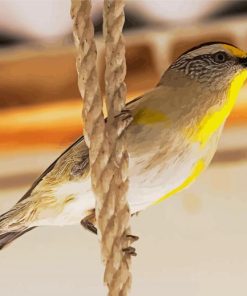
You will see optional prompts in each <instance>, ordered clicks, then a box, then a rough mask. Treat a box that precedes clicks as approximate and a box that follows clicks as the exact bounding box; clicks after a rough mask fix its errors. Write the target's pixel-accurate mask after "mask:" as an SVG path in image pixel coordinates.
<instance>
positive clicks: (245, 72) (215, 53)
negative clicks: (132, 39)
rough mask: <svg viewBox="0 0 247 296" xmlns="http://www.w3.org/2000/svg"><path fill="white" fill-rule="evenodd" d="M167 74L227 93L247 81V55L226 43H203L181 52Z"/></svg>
mask: <svg viewBox="0 0 247 296" xmlns="http://www.w3.org/2000/svg"><path fill="white" fill-rule="evenodd" d="M169 70H170V71H172V72H173V73H174V72H176V73H177V75H178V76H181V75H179V73H180V74H182V76H185V77H186V78H189V80H193V81H196V82H199V84H200V85H201V86H202V87H204V86H205V87H206V88H210V89H211V90H212V91H214V90H221V89H226V88H228V87H229V85H230V84H231V83H232V81H234V80H236V79H237V80H239V81H240V80H241V81H242V83H243V82H244V81H245V79H246V78H247V52H245V51H243V50H241V49H239V48H237V47H235V46H234V45H231V44H227V43H220V42H211V43H204V44H201V45H199V46H197V47H194V48H192V49H190V50H188V51H186V52H184V53H183V54H182V55H181V56H180V57H178V58H177V60H176V61H175V62H174V63H173V64H172V65H171V66H170V68H169ZM169 70H168V72H169ZM176 73H174V74H175V75H176Z"/></svg>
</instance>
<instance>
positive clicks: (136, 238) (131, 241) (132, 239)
mask: <svg viewBox="0 0 247 296" xmlns="http://www.w3.org/2000/svg"><path fill="white" fill-rule="evenodd" d="M126 238H127V239H128V240H129V242H130V243H131V244H132V243H134V242H136V241H138V239H139V237H138V236H136V235H132V234H127V235H126Z"/></svg>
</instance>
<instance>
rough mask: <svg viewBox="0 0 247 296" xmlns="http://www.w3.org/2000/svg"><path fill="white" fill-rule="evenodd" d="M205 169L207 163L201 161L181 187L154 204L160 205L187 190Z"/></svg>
mask: <svg viewBox="0 0 247 296" xmlns="http://www.w3.org/2000/svg"><path fill="white" fill-rule="evenodd" d="M204 168H205V163H204V161H203V160H202V159H200V160H199V161H198V162H197V163H196V164H195V166H194V168H193V169H192V172H191V174H190V175H189V177H188V178H187V179H186V180H185V181H184V182H183V183H182V184H181V185H179V186H178V187H177V188H175V189H173V190H172V191H170V192H168V193H167V194H166V195H164V196H162V197H161V198H160V199H158V200H157V201H156V202H154V204H158V203H160V202H161V201H163V200H164V199H167V198H168V197H170V196H172V195H174V194H176V193H178V192H179V191H181V190H182V189H184V188H186V187H187V186H188V185H190V184H191V183H192V182H193V181H195V180H196V179H197V177H198V176H199V175H200V173H201V172H202V171H203V170H204Z"/></svg>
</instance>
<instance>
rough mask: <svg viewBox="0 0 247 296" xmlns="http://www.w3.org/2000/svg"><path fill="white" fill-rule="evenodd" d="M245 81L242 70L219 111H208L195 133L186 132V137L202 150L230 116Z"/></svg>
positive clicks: (234, 80) (245, 72) (246, 74)
mask: <svg viewBox="0 0 247 296" xmlns="http://www.w3.org/2000/svg"><path fill="white" fill-rule="evenodd" d="M246 79H247V70H245V69H244V70H242V71H241V72H240V73H238V74H237V75H236V76H235V77H234V79H233V80H232V82H231V84H230V87H229V89H228V92H227V99H226V102H225V103H224V104H222V106H220V107H219V109H214V110H213V109H212V111H209V112H208V113H207V114H206V115H205V116H204V117H203V118H202V120H201V121H200V122H199V123H198V127H197V131H196V132H194V131H192V130H187V133H188V135H192V136H191V137H190V140H191V141H192V142H199V143H200V145H201V147H202V148H203V147H204V146H205V145H206V144H207V142H208V140H209V139H210V137H211V136H212V135H213V134H214V133H215V132H216V131H217V130H218V128H219V127H220V126H221V125H222V124H223V123H224V121H225V120H226V118H227V117H228V115H229V114H230V112H231V110H232V109H233V107H234V104H235V102H236V99H237V96H238V94H239V91H240V89H241V87H242V86H243V84H244V82H245V80H246Z"/></svg>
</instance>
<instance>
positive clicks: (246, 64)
mask: <svg viewBox="0 0 247 296" xmlns="http://www.w3.org/2000/svg"><path fill="white" fill-rule="evenodd" d="M238 60H239V62H240V64H241V65H242V66H243V67H244V68H247V55H246V57H243V58H239V59H238Z"/></svg>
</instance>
